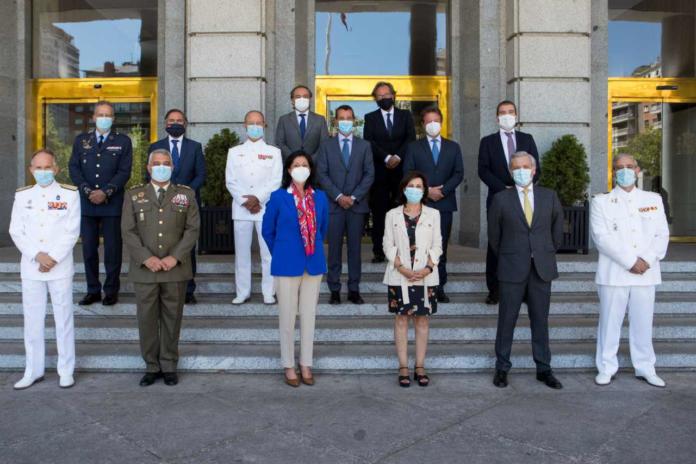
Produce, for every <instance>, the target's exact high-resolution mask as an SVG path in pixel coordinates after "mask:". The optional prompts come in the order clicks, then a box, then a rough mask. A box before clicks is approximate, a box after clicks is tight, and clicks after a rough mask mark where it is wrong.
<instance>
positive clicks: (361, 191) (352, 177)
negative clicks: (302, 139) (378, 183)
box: [316, 136, 375, 214]
mask: <svg viewBox="0 0 696 464" xmlns="http://www.w3.org/2000/svg"><path fill="white" fill-rule="evenodd" d="M340 137H341V136H339V137H332V138H330V139H326V140H324V141H323V142H322V144H321V146H320V147H319V151H318V153H317V162H316V166H317V180H318V182H319V185H321V188H322V189H323V190H324V191H325V192H326V193H327V195H328V196H329V205H330V206H329V208H330V212H334V211H339V210H342V209H343V208H341V207H340V206H339V205H338V203H337V202H336V199H337V198H338V196H339V195H340V194H343V195H346V196H349V197H351V196H352V197H355V203H353V206H352V207H351V208H350V210H351V211H353V212H355V213H365V214H366V213H369V212H370V207H369V205H368V203H367V194H368V193H369V192H370V187H371V186H372V182H373V181H374V180H375V167H374V163H373V160H372V150H371V149H370V144H369V143H367V142H365V141H364V140H363V139H361V138H358V137H355V136H353V143H352V144H351V145H352V148H351V152H350V158H349V159H348V166H346V165H345V163H344V161H343V154H342V151H341V145H340V143H341V142H340V140H341V139H340Z"/></svg>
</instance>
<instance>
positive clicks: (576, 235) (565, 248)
mask: <svg viewBox="0 0 696 464" xmlns="http://www.w3.org/2000/svg"><path fill="white" fill-rule="evenodd" d="M589 240H590V207H589V203H588V202H585V203H584V204H583V205H582V206H564V207H563V244H562V245H561V248H559V249H558V252H559V253H582V254H585V255H586V254H587V252H588V247H589Z"/></svg>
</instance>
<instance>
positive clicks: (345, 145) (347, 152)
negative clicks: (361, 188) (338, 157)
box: [341, 139, 350, 167]
mask: <svg viewBox="0 0 696 464" xmlns="http://www.w3.org/2000/svg"><path fill="white" fill-rule="evenodd" d="M341 153H343V163H344V164H345V165H346V167H348V161H349V160H350V145H348V139H343V148H342V149H341Z"/></svg>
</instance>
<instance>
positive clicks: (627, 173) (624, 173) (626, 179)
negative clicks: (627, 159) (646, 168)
mask: <svg viewBox="0 0 696 464" xmlns="http://www.w3.org/2000/svg"><path fill="white" fill-rule="evenodd" d="M616 183H617V184H619V186H620V187H630V186H631V185H634V184H635V183H636V172H635V171H634V170H633V169H629V168H623V169H619V170H617V171H616Z"/></svg>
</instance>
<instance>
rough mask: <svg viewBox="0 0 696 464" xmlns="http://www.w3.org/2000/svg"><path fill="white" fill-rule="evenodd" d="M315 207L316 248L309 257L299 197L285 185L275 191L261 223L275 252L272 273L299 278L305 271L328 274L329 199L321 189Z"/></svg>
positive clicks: (272, 258) (316, 191)
mask: <svg viewBox="0 0 696 464" xmlns="http://www.w3.org/2000/svg"><path fill="white" fill-rule="evenodd" d="M314 208H315V212H316V219H317V235H316V241H315V243H316V247H315V249H314V254H313V255H311V256H307V255H305V249H304V244H303V242H302V235H301V234H300V223H299V221H298V219H297V206H295V198H294V197H293V195H292V193H290V192H288V190H287V189H284V188H280V189H278V190H276V191H275V192H273V193H272V194H271V199H270V200H269V201H268V203H267V204H266V212H265V213H264V215H263V222H262V224H261V235H262V236H263V239H264V240H265V241H266V245H268V249H269V250H270V252H271V275H274V276H285V277H297V276H301V275H303V274H304V273H305V272H307V274H309V275H321V274H326V256H325V255H324V237H326V233H327V231H328V228H329V202H328V200H327V199H326V194H325V193H324V192H322V191H321V190H315V191H314Z"/></svg>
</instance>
